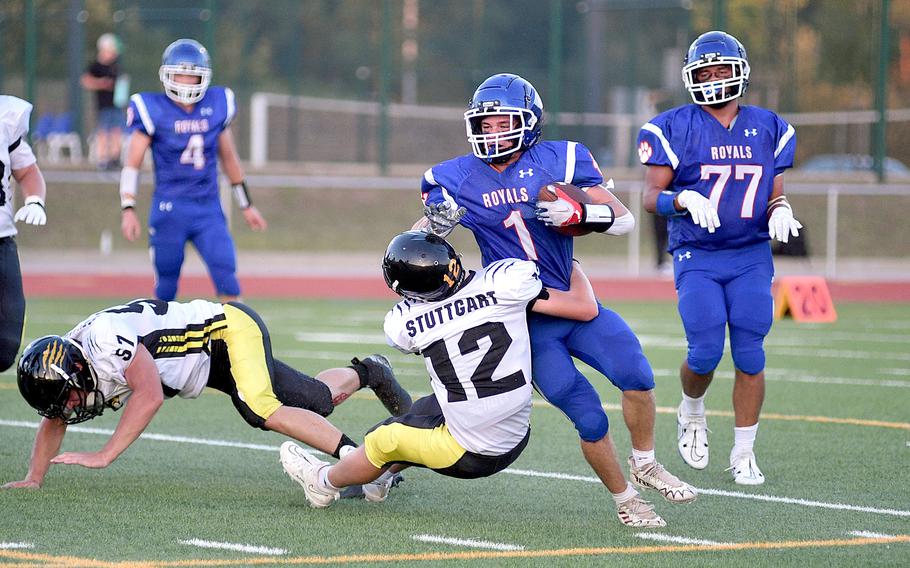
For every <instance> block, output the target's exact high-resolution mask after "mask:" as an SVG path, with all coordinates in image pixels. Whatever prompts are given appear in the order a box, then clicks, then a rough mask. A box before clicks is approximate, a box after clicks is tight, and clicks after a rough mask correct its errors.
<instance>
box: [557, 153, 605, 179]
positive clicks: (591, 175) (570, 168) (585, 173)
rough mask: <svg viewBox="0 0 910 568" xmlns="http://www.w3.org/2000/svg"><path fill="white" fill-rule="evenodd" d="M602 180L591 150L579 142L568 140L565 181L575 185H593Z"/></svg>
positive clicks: (601, 174)
mask: <svg viewBox="0 0 910 568" xmlns="http://www.w3.org/2000/svg"><path fill="white" fill-rule="evenodd" d="M603 181H604V176H603V173H602V172H601V171H600V166H598V165H597V160H595V159H594V155H593V154H591V151H590V150H588V148H587V147H586V146H585V145H584V144H581V143H580V142H568V147H567V148H566V179H565V182H566V183H571V184H572V185H574V186H576V187H593V186H595V185H600V184H602V183H603Z"/></svg>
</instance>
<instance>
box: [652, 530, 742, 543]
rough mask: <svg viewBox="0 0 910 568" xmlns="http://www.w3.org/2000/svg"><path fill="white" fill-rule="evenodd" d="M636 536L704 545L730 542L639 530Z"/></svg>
mask: <svg viewBox="0 0 910 568" xmlns="http://www.w3.org/2000/svg"><path fill="white" fill-rule="evenodd" d="M634 536H636V537H638V538H643V539H645V540H656V541H660V542H675V543H676V544H702V545H705V546H729V545H732V544H734V543H732V542H716V541H713V540H702V539H700V538H687V537H684V536H673V535H669V534H663V533H653V532H641V533H635V535H634Z"/></svg>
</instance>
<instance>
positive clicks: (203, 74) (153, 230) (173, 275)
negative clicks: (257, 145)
mask: <svg viewBox="0 0 910 568" xmlns="http://www.w3.org/2000/svg"><path fill="white" fill-rule="evenodd" d="M159 76H160V78H161V82H162V83H163V84H164V92H163V93H137V94H135V95H133V96H132V97H130V105H129V108H128V109H127V126H128V127H129V128H131V129H132V134H131V135H130V142H129V149H128V150H127V155H126V165H125V166H124V168H123V171H122V172H121V174H120V207H121V209H122V214H121V227H120V228H121V231H122V232H123V236H124V238H126V239H127V240H129V241H134V240H136V239H137V238H138V237H139V234H140V232H141V224H140V222H139V218H138V216H137V215H136V210H135V205H136V195H137V192H138V189H139V168H140V167H141V164H142V160H143V157H144V156H145V151H146V150H147V149H148V148H149V147H151V149H152V159H153V161H154V164H155V192H154V194H153V195H152V202H151V206H150V213H149V249H150V251H151V255H152V260H153V263H154V267H155V275H156V280H155V296H156V297H157V298H158V299H160V300H173V299H174V297H175V296H176V295H177V281H178V280H179V278H180V268H181V266H182V265H183V258H184V249H185V248H186V243H187V241H189V242H191V243H193V245H194V246H195V247H196V250H197V251H199V255H200V256H201V257H202V260H203V261H204V262H205V264H206V266H207V267H208V271H209V274H210V275H211V278H212V281H213V283H214V285H215V291H216V293H217V295H218V298H219V299H220V300H221V301H228V300H232V299H237V298H238V297H239V296H240V284H239V282H238V281H237V275H236V272H237V260H236V255H235V252H234V241H233V240H232V239H231V234H230V232H229V231H228V226H227V221H226V219H225V217H224V211H222V208H221V201H220V199H219V196H218V168H217V164H216V162H217V161H218V160H219V159H220V161H221V166H222V168H223V169H224V172H225V174H226V175H227V177H228V179H229V180H230V182H231V186H232V188H233V194H234V198H235V201H236V202H237V205H238V207H240V209H241V212H242V213H243V219H244V220H245V221H246V223H247V225H249V227H250V228H251V229H253V230H254V231H261V230H265V228H266V222H265V219H264V218H263V217H262V215H261V214H260V213H259V211H258V210H257V209H256V207H255V206H253V205H252V203H251V202H250V196H249V193H248V191H247V186H246V182H244V181H243V170H242V169H241V167H240V159H239V158H238V156H237V149H236V148H235V146H234V138H233V135H232V134H231V130H230V125H231V122H232V121H233V120H234V115H235V114H236V111H237V108H236V105H235V102H234V93H233V91H231V90H230V89H228V88H225V87H215V86H212V87H210V86H209V82H210V81H211V77H212V66H211V62H210V61H209V54H208V52H207V51H206V49H205V48H204V47H203V46H202V45H201V44H199V43H198V42H196V41H194V40H192V39H178V40H177V41H175V42H174V43H172V44H171V45H169V46H168V47H167V49H165V50H164V55H163V56H162V62H161V69H160V70H159Z"/></svg>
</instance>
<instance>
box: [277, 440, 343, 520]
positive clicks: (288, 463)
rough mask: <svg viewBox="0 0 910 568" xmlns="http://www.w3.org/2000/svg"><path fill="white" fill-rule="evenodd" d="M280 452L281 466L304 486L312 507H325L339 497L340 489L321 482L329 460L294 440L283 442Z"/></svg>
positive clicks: (304, 491)
mask: <svg viewBox="0 0 910 568" xmlns="http://www.w3.org/2000/svg"><path fill="white" fill-rule="evenodd" d="M278 454H279V456H280V459H281V467H282V468H284V471H285V473H287V474H288V475H289V476H290V478H291V479H293V480H294V481H296V482H297V483H299V484H300V486H301V487H303V493H304V495H306V500H307V501H308V502H309V503H310V506H311V507H314V508H316V509H324V508H326V507H328V506H329V505H331V504H332V503H333V502H334V501H335V500H336V499H338V496H339V494H340V493H341V492H340V491H338V490H337V489H330V488H328V487H325V486H323V485H322V484H321V483H319V472H320V471H321V470H322V469H323V468H326V467H329V466H330V464H329V463H328V462H324V461H322V460H318V459H316V458H315V457H314V456H313V455H312V454H310V453H309V452H308V451H306V450H304V449H303V448H301V447H300V446H298V445H297V444H295V443H294V442H285V443H283V444H281V449H280V450H279V452H278Z"/></svg>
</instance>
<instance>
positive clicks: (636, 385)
mask: <svg viewBox="0 0 910 568" xmlns="http://www.w3.org/2000/svg"><path fill="white" fill-rule="evenodd" d="M628 363H629V364H628V365H623V366H621V367H620V368H619V369H618V370H617V373H616V378H615V379H613V378H612V377H611V378H610V379H611V382H613V383H614V384H615V385H616V386H617V387H619V389H620V390H623V391H627V390H640V391H648V390H653V389H654V371H653V369H651V364H650V363H649V362H648V359H647V358H645V356H644V355H641V357H638V358H637V359H635V360H632V361H629V362H628Z"/></svg>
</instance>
